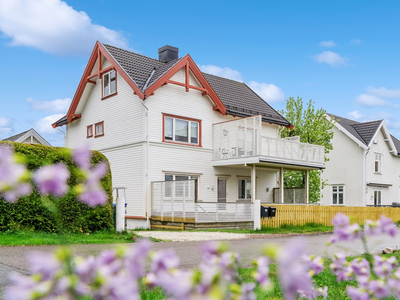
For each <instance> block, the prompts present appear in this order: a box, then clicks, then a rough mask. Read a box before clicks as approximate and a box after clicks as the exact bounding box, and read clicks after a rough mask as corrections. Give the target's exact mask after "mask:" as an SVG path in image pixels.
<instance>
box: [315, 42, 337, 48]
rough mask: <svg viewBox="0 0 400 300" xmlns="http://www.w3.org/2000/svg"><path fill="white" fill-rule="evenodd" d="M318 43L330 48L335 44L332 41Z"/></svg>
mask: <svg viewBox="0 0 400 300" xmlns="http://www.w3.org/2000/svg"><path fill="white" fill-rule="evenodd" d="M319 45H320V46H321V47H328V48H332V47H335V46H336V44H335V42H334V41H322V42H321V43H319Z"/></svg>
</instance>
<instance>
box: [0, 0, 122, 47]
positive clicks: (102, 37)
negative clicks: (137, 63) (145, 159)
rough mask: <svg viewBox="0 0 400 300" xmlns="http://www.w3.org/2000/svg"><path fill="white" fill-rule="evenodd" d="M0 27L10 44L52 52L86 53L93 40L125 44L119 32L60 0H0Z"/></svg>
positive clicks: (120, 45)
mask: <svg viewBox="0 0 400 300" xmlns="http://www.w3.org/2000/svg"><path fill="white" fill-rule="evenodd" d="M0 31H1V32H3V33H4V35H5V36H6V37H8V38H11V40H12V42H11V45H13V46H28V47H33V48H36V49H39V50H42V51H45V52H49V53H53V54H63V55H71V54H87V53H90V51H91V50H92V49H93V46H94V44H95V42H96V40H99V41H102V42H104V43H109V44H112V45H114V46H117V47H122V48H128V42H127V40H126V39H125V37H124V36H123V35H122V34H121V33H119V32H116V31H114V30H111V29H108V28H106V27H104V26H101V25H97V24H93V23H92V20H91V19H90V18H89V16H88V15H87V14H86V13H85V12H84V11H76V10H74V9H73V8H72V7H71V6H69V5H68V4H67V3H65V2H64V1H61V0H11V1H10V0H0Z"/></svg>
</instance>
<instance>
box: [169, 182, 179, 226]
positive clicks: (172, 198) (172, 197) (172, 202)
mask: <svg viewBox="0 0 400 300" xmlns="http://www.w3.org/2000/svg"><path fill="white" fill-rule="evenodd" d="M178 182H179V181H178ZM173 183H174V186H175V188H174V191H175V190H176V181H173ZM174 194H175V193H173V194H172V195H171V218H172V222H173V221H174V199H175V195H174Z"/></svg>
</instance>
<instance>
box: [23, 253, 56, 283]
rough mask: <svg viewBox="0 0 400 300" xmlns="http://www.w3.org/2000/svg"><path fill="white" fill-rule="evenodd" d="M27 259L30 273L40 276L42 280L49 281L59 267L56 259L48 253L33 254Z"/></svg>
mask: <svg viewBox="0 0 400 300" xmlns="http://www.w3.org/2000/svg"><path fill="white" fill-rule="evenodd" d="M27 259H28V261H29V265H30V269H31V271H32V273H34V274H40V275H42V279H43V280H49V279H51V278H52V277H53V276H54V275H55V274H56V272H57V271H58V270H59V269H60V266H61V264H60V262H59V261H58V260H57V258H56V257H55V256H54V255H53V254H49V253H44V252H33V253H31V254H30V255H29V256H28V257H27Z"/></svg>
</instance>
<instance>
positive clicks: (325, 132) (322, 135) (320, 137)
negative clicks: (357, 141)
mask: <svg viewBox="0 0 400 300" xmlns="http://www.w3.org/2000/svg"><path fill="white" fill-rule="evenodd" d="M279 113H281V114H282V115H283V116H284V117H285V118H286V119H287V120H288V121H289V122H290V123H291V124H292V125H293V129H290V128H286V127H282V128H281V137H282V138H285V137H292V136H299V137H300V142H303V143H309V144H314V145H320V146H324V147H325V155H326V154H328V153H329V151H330V150H332V149H333V147H332V144H331V143H330V141H331V139H332V138H333V131H332V128H333V126H334V125H333V123H331V122H328V121H327V120H326V119H325V114H326V110H324V109H322V108H319V109H317V110H316V109H315V108H314V102H313V101H312V100H310V101H309V102H308V103H307V107H306V109H304V110H303V99H302V98H300V97H297V100H295V99H294V98H293V97H290V98H289V99H288V100H287V102H286V110H282V111H279ZM327 160H328V159H327V158H326V156H325V161H327ZM326 184H327V181H322V182H321V171H315V170H313V171H310V172H309V202H311V203H316V202H318V201H319V200H320V198H321V187H322V188H323V187H324V186H325V185H326ZM284 186H285V187H305V173H304V172H301V171H287V172H285V174H284Z"/></svg>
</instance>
